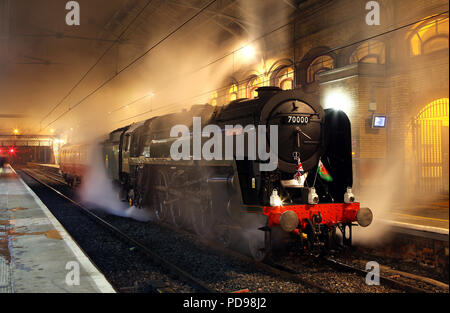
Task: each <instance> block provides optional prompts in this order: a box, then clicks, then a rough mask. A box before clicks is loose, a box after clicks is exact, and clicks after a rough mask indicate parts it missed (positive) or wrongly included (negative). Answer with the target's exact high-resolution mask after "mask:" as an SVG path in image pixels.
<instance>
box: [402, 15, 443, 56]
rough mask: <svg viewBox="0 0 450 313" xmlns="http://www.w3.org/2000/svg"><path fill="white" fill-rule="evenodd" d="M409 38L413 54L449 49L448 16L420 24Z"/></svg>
mask: <svg viewBox="0 0 450 313" xmlns="http://www.w3.org/2000/svg"><path fill="white" fill-rule="evenodd" d="M409 40H410V48H411V55H422V54H428V53H431V52H434V51H438V50H443V49H448V17H445V18H438V19H435V20H433V21H431V22H427V23H425V24H422V25H420V26H419V27H417V28H416V29H415V30H414V32H413V34H412V35H411V36H410V39H409Z"/></svg>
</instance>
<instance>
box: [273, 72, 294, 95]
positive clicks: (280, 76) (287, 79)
mask: <svg viewBox="0 0 450 313" xmlns="http://www.w3.org/2000/svg"><path fill="white" fill-rule="evenodd" d="M275 83H276V85H278V87H280V88H281V89H283V90H289V89H293V88H294V69H293V68H292V67H284V68H282V69H280V70H278V71H277V73H276V77H275Z"/></svg>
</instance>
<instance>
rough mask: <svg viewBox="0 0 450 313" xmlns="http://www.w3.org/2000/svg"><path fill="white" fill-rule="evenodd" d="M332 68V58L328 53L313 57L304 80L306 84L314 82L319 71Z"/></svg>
mask: <svg viewBox="0 0 450 313" xmlns="http://www.w3.org/2000/svg"><path fill="white" fill-rule="evenodd" d="M333 68H334V60H333V58H332V57H330V56H329V55H321V56H319V57H317V58H315V59H314V60H313V61H312V62H311V64H310V65H309V67H308V71H307V75H308V76H307V77H306V82H307V83H308V84H310V83H313V82H315V81H316V80H317V75H318V74H319V73H321V72H325V71H328V70H332V69H333Z"/></svg>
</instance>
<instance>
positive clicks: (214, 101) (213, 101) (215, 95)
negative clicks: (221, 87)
mask: <svg viewBox="0 0 450 313" xmlns="http://www.w3.org/2000/svg"><path fill="white" fill-rule="evenodd" d="M218 97H219V94H218V93H217V91H214V92H213V93H212V94H211V105H212V106H214V107H215V106H216V105H217V98H218Z"/></svg>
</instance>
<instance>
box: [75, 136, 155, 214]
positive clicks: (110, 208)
mask: <svg viewBox="0 0 450 313" xmlns="http://www.w3.org/2000/svg"><path fill="white" fill-rule="evenodd" d="M88 149H89V151H88V153H89V156H90V157H89V162H88V164H89V170H88V172H87V173H86V175H85V177H84V179H83V182H82V185H81V188H80V197H81V199H82V201H83V202H85V203H88V204H90V205H95V206H96V209H98V210H101V211H103V212H106V213H108V214H112V215H116V216H121V217H127V218H132V219H134V220H137V221H142V222H146V221H149V220H150V218H151V216H150V213H149V211H147V210H144V209H139V208H136V207H135V206H132V207H129V206H128V205H127V204H126V203H125V202H121V201H120V199H119V197H118V195H119V190H118V189H119V188H115V187H114V186H113V184H112V183H111V180H110V179H109V178H108V177H107V175H106V171H105V170H104V164H103V161H102V158H101V146H100V145H99V144H93V145H90V146H89V148H88Z"/></svg>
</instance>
